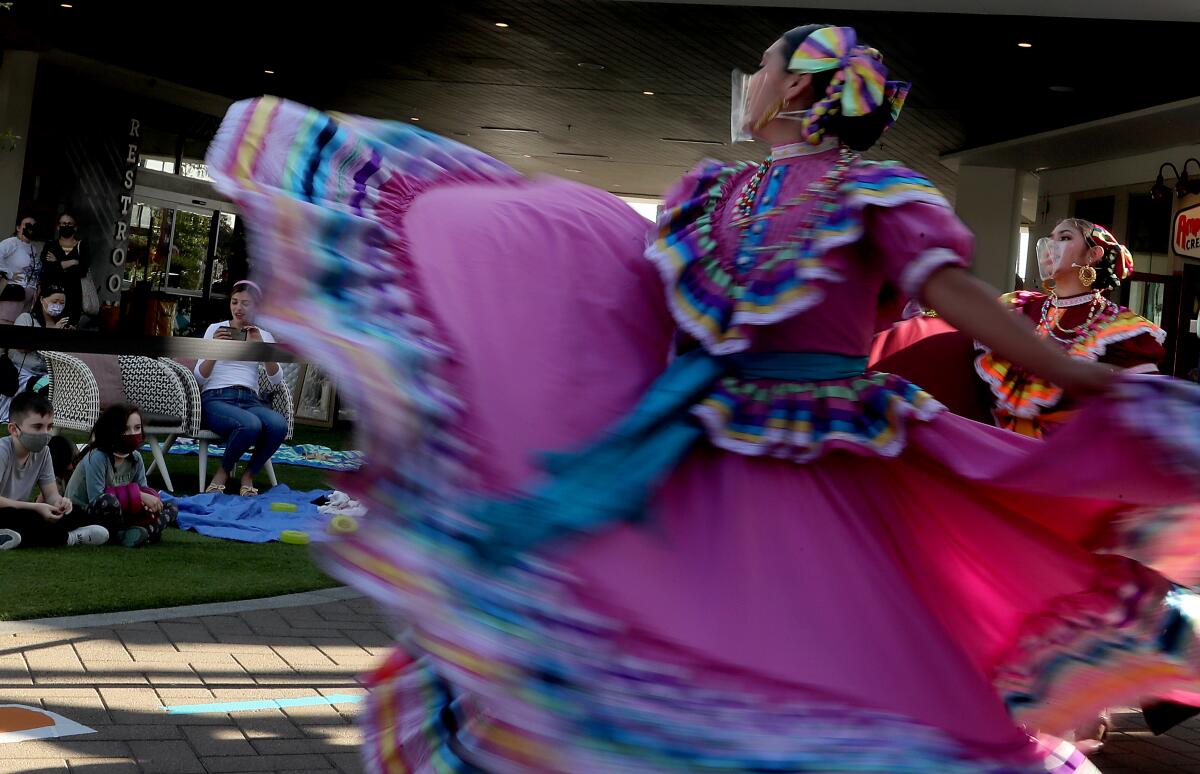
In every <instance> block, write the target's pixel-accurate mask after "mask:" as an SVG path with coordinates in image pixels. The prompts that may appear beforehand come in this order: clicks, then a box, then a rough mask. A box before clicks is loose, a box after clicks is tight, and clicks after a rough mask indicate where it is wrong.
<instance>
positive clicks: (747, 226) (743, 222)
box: [732, 146, 858, 256]
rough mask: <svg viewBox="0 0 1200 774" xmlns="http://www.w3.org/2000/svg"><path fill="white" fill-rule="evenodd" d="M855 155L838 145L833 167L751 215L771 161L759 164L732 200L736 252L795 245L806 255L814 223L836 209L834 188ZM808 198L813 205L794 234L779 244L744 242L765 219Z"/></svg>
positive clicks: (816, 223)
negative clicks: (793, 194)
mask: <svg viewBox="0 0 1200 774" xmlns="http://www.w3.org/2000/svg"><path fill="white" fill-rule="evenodd" d="M857 158H858V154H856V153H854V152H853V151H851V150H850V149H849V148H846V147H845V146H842V147H840V148H839V149H838V159H837V161H835V162H834V164H833V166H832V167H830V168H829V170H828V171H827V172H826V173H825V174H824V175H822V176H821V177H820V178H818V179H817V180H815V181H813V183H812V184H811V185H809V187H808V189H807V190H806V191H805V192H804V193H803V194H801V195H800V196H797V197H794V198H792V199H789V200H788V201H786V202H783V203H781V204H777V205H775V206H772V207H768V208H764V209H763V211H762V212H759V213H758V214H755V213H754V203H755V202H756V201H757V199H758V191H759V188H760V187H761V186H762V181H763V179H764V178H766V176H767V170H768V169H769V168H770V166H771V160H770V159H768V160H766V161H764V162H763V163H761V164H759V166H758V169H757V170H756V171H755V173H754V175H753V176H752V177H751V178H750V180H749V181H747V183H746V185H745V186H744V187H743V188H742V191H741V193H740V194H739V195H738V198H737V199H736V200H735V202H734V217H733V222H732V225H733V226H735V227H736V228H738V229H740V230H741V232H742V233H741V237H740V239H739V240H738V255H739V256H740V255H747V254H750V253H757V252H764V251H771V252H780V251H782V250H784V249H785V248H789V247H796V246H797V245H798V246H799V248H800V254H801V255H806V254H807V252H808V250H809V248H810V247H811V246H812V242H813V240H814V238H815V233H816V228H817V225H818V224H819V223H821V222H823V221H824V220H825V218H826V216H827V215H828V214H829V213H831V212H833V211H834V210H835V209H836V208H837V198H838V196H837V194H838V189H839V188H840V187H841V184H842V180H843V179H844V178H845V176H846V171H847V170H848V169H849V168H850V165H851V164H853V163H854V161H855V160H856V159H857ZM810 201H811V202H813V206H812V207H811V208H810V209H809V211H808V212H807V213H806V214H805V216H804V219H803V220H802V221H801V222H800V224H799V225H798V226H797V228H796V230H795V231H794V232H793V234H794V236H793V237H792V238H789V239H787V240H786V241H785V242H783V243H782V244H775V245H763V246H748V245H747V241H748V238H749V236H750V234H751V232H752V230H753V231H761V230H762V229H763V228H765V225H766V224H765V221H767V220H769V219H771V218H774V217H775V216H777V215H779V214H780V213H782V212H783V211H784V210H786V209H787V208H789V207H795V206H797V205H800V204H804V203H806V202H810Z"/></svg>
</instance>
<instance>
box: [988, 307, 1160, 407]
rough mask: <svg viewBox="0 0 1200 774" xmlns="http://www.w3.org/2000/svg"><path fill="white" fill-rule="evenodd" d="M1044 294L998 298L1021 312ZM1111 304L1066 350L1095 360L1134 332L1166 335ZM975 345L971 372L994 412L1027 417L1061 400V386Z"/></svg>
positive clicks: (1086, 358) (1135, 333)
mask: <svg viewBox="0 0 1200 774" xmlns="http://www.w3.org/2000/svg"><path fill="white" fill-rule="evenodd" d="M1045 298H1046V297H1045V296H1044V295H1042V294H1040V293H1032V292H1029V291H1023V290H1022V291H1017V292H1015V293H1007V294H1005V295H1004V296H1002V297H1001V298H1000V301H1001V303H1003V304H1005V305H1006V306H1008V307H1009V309H1010V310H1011V311H1013V312H1016V313H1018V314H1021V313H1022V310H1023V309H1024V308H1025V307H1026V305H1028V304H1031V303H1043V302H1044V301H1045ZM1114 308H1115V310H1116V311H1113V308H1105V309H1103V310H1101V311H1100V312H1098V313H1097V315H1096V318H1097V319H1096V323H1095V331H1094V332H1093V333H1092V335H1090V336H1085V337H1082V338H1081V339H1080V340H1078V341H1076V342H1074V344H1072V345H1071V346H1070V347H1069V348H1067V354H1068V355H1070V356H1071V357H1074V358H1079V359H1081V360H1099V359H1100V358H1102V357H1104V354H1105V353H1106V352H1107V351H1108V348H1109V347H1110V346H1112V345H1113V344H1117V343H1118V342H1122V341H1128V340H1129V339H1132V338H1135V337H1137V336H1143V335H1149V336H1152V337H1154V340H1155V341H1157V342H1158V343H1159V344H1161V343H1162V342H1163V341H1164V340H1165V339H1166V331H1164V330H1163V329H1162V328H1159V327H1158V326H1157V325H1155V324H1154V323H1152V322H1150V321H1149V320H1147V319H1145V318H1144V317H1141V316H1139V315H1136V314H1134V313H1133V312H1131V311H1129V310H1128V309H1125V308H1122V307H1114ZM976 346H977V347H978V348H979V349H980V350H981V353H980V355H979V356H978V357H976V358H975V372H976V373H977V374H979V378H981V379H983V380H984V381H985V382H987V384H988V386H989V387H990V388H991V391H992V395H993V397H994V398H995V409H996V411H997V412H1000V413H1002V414H1007V415H1010V416H1013V417H1020V418H1024V419H1029V418H1033V417H1036V416H1038V415H1039V414H1040V413H1041V412H1042V410H1043V409H1047V408H1052V407H1054V406H1056V405H1058V402H1059V401H1061V400H1062V397H1063V391H1062V388H1060V387H1057V386H1055V385H1053V384H1051V383H1050V382H1048V381H1047V380H1045V379H1043V378H1041V377H1040V376H1035V375H1033V374H1030V373H1028V372H1027V371H1025V370H1024V369H1022V368H1020V367H1019V366H1016V365H1014V364H1013V363H1011V362H1009V361H1008V360H1005V359H1004V358H1001V357H1000V356H998V355H996V354H994V353H993V352H992V351H991V350H990V349H988V348H987V347H986V346H984V345H983V344H978V343H977V344H976Z"/></svg>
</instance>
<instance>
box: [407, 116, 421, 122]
mask: <svg viewBox="0 0 1200 774" xmlns="http://www.w3.org/2000/svg"><path fill="white" fill-rule="evenodd" d="M408 120H409V121H420V120H421V119H419V118H417V117H416V116H413V117H412V118H410V119H408Z"/></svg>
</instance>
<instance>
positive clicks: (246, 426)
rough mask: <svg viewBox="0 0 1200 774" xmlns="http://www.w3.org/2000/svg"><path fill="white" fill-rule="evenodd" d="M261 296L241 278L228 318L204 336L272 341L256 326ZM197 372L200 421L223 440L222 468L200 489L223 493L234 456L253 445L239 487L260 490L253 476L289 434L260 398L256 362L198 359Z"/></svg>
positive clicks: (271, 367)
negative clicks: (256, 307) (210, 481)
mask: <svg viewBox="0 0 1200 774" xmlns="http://www.w3.org/2000/svg"><path fill="white" fill-rule="evenodd" d="M261 297H262V290H261V288H259V287H258V285H257V284H255V283H254V282H251V281H250V280H242V281H241V282H237V283H234V286H233V294H232V295H230V296H229V311H230V313H231V314H232V318H231V319H229V320H226V321H225V322H218V323H213V324H212V325H210V326H208V330H206V331H205V332H204V338H206V339H216V340H219V341H229V340H234V339H241V340H244V341H257V342H264V341H265V342H274V341H275V337H274V336H272V335H271V334H270V333H268V332H267V331H265V330H263V329H262V328H259V327H257V326H255V325H254V308H255V306H256V304H257V303H258V300H259V299H260V298H261ZM264 365H265V367H266V369H267V378H268V379H269V380H270V381H271V383H272V384H279V383H280V382H281V381H283V370H282V369H280V367H279V364H278V363H265V364H264ZM195 373H196V380H197V381H198V382H199V383H200V386H201V387H202V389H203V392H202V393H201V394H200V406H201V412H200V417H201V421H202V422H203V423H204V426H205V427H207V428H208V429H209V430H212V431H213V432H214V433H216V434H217V435H219V436H221V437H222V438H225V439H226V441H225V456H224V457H222V458H221V468H220V470H218V471H217V472H216V474H215V475H214V476H213V478H212V483H210V484H209V485H208V488H207V489H205V490H204V491H205V492H224V491H225V483H226V481H228V479H229V477H230V476H231V475H232V474H233V470H234V468H235V467H236V466H237V463H238V460H240V459H241V458H242V455H243V454H244V453H245V452H247V451H248V450H249V449H250V448H251V447H253V448H254V453H253V455H251V457H250V463H249V464H248V465H247V466H246V471H245V472H244V473H242V481H241V484H242V486H241V489H240V494H241V495H242V496H243V497H252V496H254V495H256V494H258V490H257V489H255V488H254V476H255V475H256V474H257V473H258V471H260V470H262V468H263V466H264V465H266V464H267V461H268V460H270V459H271V455H272V454H274V453H275V451H276V449H278V448H279V444H281V443H283V438H284V436H285V435H287V420H286V419H284V418H283V416H282V415H281V414H279V413H278V412H277V411H274V410H272V409H271V407H270V406H268V405H267V404H266V403H264V402H263V400H262V398H261V397H259V394H258V363H253V362H248V361H233V360H201V361H199V362H197V363H196V372H195Z"/></svg>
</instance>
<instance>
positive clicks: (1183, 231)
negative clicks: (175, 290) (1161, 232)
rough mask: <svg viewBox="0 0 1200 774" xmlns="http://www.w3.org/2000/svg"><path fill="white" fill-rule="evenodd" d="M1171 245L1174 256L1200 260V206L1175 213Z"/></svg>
mask: <svg viewBox="0 0 1200 774" xmlns="http://www.w3.org/2000/svg"><path fill="white" fill-rule="evenodd" d="M1171 244H1172V245H1173V246H1174V248H1175V254H1176V255H1185V256H1187V257H1189V258H1200V204H1196V205H1193V206H1191V207H1188V208H1186V209H1182V210H1180V211H1179V212H1177V213H1175V223H1174V225H1173V226H1172V227H1171Z"/></svg>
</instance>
